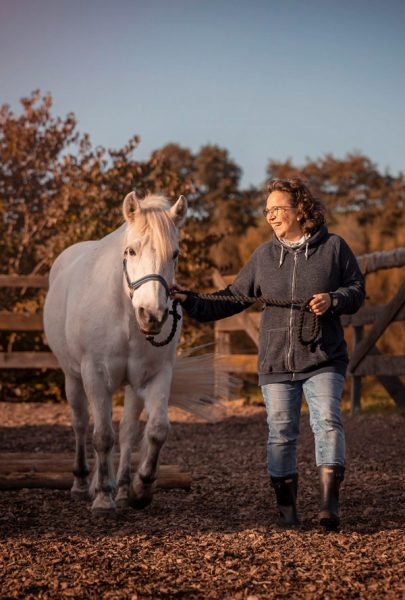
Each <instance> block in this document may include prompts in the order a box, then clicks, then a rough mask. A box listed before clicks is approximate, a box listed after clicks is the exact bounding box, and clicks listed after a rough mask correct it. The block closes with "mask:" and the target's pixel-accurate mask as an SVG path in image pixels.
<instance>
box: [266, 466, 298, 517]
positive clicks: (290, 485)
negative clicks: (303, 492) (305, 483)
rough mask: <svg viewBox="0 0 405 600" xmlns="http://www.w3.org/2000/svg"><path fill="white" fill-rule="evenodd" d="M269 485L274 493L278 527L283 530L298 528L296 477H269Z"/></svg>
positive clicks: (295, 475)
mask: <svg viewBox="0 0 405 600" xmlns="http://www.w3.org/2000/svg"><path fill="white" fill-rule="evenodd" d="M271 484H272V486H273V488H274V491H275V492H276V498H277V507H278V512H279V518H278V525H279V527H282V528H283V529H295V528H297V527H299V525H300V521H299V519H298V515H297V490H298V475H297V474H294V475H287V476H286V477H271Z"/></svg>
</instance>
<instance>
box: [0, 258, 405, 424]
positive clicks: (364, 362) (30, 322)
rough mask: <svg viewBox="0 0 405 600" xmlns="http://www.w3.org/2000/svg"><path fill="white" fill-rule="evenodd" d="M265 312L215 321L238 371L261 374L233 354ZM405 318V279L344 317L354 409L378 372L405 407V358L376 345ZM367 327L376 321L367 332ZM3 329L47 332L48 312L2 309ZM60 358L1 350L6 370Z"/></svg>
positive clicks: (0, 281) (18, 282) (378, 261)
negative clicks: (384, 298)
mask: <svg viewBox="0 0 405 600" xmlns="http://www.w3.org/2000/svg"><path fill="white" fill-rule="evenodd" d="M357 260H358V262H359V265H360V268H361V270H362V272H363V273H364V274H365V275H367V274H368V273H372V272H375V271H378V270H380V269H387V268H393V267H402V266H404V265H405V247H403V248H396V249H395V250H390V251H386V252H374V253H372V254H366V255H364V256H360V257H358V258H357ZM213 280H214V285H215V287H216V288H223V287H225V286H226V285H229V283H231V282H232V280H233V277H229V276H228V277H223V276H221V275H220V274H219V273H218V272H217V271H216V272H215V273H214V275H213ZM47 286H48V277H46V276H26V275H0V287H14V288H28V287H34V288H46V287H47ZM260 316H261V313H255V312H244V313H242V314H239V315H235V316H233V317H229V318H228V319H223V320H222V321H217V322H216V324H215V340H216V351H217V352H218V353H219V354H222V355H225V357H226V361H227V363H228V364H230V365H231V368H232V372H234V373H236V374H239V375H242V374H243V373H256V371H257V355H256V354H243V355H241V354H232V349H231V336H230V334H231V332H232V331H244V332H246V333H247V335H248V336H249V337H250V338H251V340H252V341H253V342H254V344H255V345H256V347H257V346H258V344H259V321H260ZM404 320H405V282H404V283H403V284H402V285H401V286H400V288H399V290H398V292H397V294H396V295H395V296H394V298H392V299H391V300H390V302H388V303H387V304H384V305H377V306H364V307H362V308H361V309H360V310H359V311H358V312H357V313H356V314H355V315H344V316H343V317H342V318H341V321H342V324H343V326H344V327H349V326H350V327H352V328H353V348H352V353H351V356H350V363H349V374H350V375H351V377H352V383H351V410H352V412H357V411H359V410H360V408H361V407H360V398H361V381H362V377H363V376H365V375H374V376H375V377H377V378H378V380H379V381H380V383H381V384H382V385H383V386H384V387H385V389H386V390H387V392H388V393H389V394H390V396H391V397H392V398H393V399H394V401H395V402H396V404H397V405H398V406H399V407H401V408H405V386H404V384H403V383H402V381H401V380H400V378H399V377H400V375H405V356H385V355H382V354H381V353H380V351H379V350H378V349H377V348H376V346H375V344H376V342H377V341H378V339H379V338H380V337H381V335H382V334H383V333H384V331H385V330H386V328H387V327H388V326H389V325H390V323H392V322H393V321H404ZM366 325H372V327H371V329H370V330H369V331H368V332H367V334H366V335H365V334H364V328H365V326H366ZM0 330H3V331H42V330H43V320H42V314H34V315H33V314H21V313H11V312H0ZM56 368H59V365H58V362H57V360H56V358H55V356H54V355H53V354H52V352H11V351H10V352H0V369H56Z"/></svg>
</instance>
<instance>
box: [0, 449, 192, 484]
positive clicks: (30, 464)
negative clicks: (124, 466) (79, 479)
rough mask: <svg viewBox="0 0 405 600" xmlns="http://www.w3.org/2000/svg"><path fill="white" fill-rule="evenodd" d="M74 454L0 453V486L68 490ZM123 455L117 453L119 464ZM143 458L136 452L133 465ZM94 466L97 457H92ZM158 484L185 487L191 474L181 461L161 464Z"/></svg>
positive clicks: (116, 459) (71, 481)
mask: <svg viewBox="0 0 405 600" xmlns="http://www.w3.org/2000/svg"><path fill="white" fill-rule="evenodd" d="M73 460H74V457H73V454H68V453H55V454H49V453H44V452H41V453H40V452H38V453H37V452H35V453H28V452H15V453H7V454H0V490H19V489H24V488H29V489H55V490H67V489H70V488H71V487H72V484H73V475H72V472H71V471H72V468H73ZM118 460H119V456H118V455H117V456H116V457H115V466H116V467H117V466H118ZM138 462H139V453H137V452H134V453H133V455H132V460H131V463H132V468H135V467H136V465H137V464H138ZM89 466H90V467H94V458H91V459H89ZM156 484H157V487H159V488H163V489H185V490H189V489H190V487H191V475H190V473H187V472H185V471H182V470H181V468H180V467H179V466H178V465H161V466H160V467H159V473H158V477H157V482H156Z"/></svg>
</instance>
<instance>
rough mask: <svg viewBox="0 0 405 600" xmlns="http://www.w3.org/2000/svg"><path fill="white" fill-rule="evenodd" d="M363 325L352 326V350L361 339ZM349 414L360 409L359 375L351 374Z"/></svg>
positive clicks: (356, 412) (355, 412)
mask: <svg viewBox="0 0 405 600" xmlns="http://www.w3.org/2000/svg"><path fill="white" fill-rule="evenodd" d="M363 334H364V326H363V325H355V326H353V344H352V347H353V351H354V350H355V349H356V346H358V344H360V342H361V340H362V339H363ZM350 392H351V393H350V414H351V415H354V414H358V413H359V412H360V411H361V375H352V381H351V391H350Z"/></svg>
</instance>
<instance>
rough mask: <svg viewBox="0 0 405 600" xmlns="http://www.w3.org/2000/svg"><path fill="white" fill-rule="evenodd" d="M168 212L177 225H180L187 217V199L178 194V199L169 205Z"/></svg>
mask: <svg viewBox="0 0 405 600" xmlns="http://www.w3.org/2000/svg"><path fill="white" fill-rule="evenodd" d="M169 214H170V216H171V218H172V219H173V221H174V222H175V223H176V225H177V227H182V226H183V225H184V223H185V221H186V217H187V200H186V199H185V197H184V196H180V197H179V199H178V200H177V202H176V203H175V204H173V206H172V207H171V209H170V211H169Z"/></svg>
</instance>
